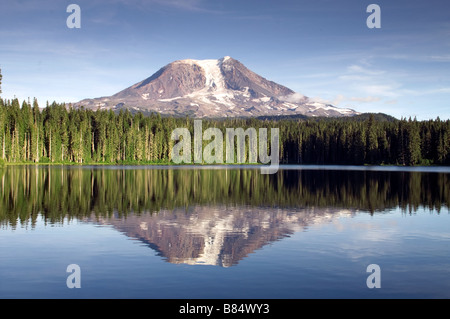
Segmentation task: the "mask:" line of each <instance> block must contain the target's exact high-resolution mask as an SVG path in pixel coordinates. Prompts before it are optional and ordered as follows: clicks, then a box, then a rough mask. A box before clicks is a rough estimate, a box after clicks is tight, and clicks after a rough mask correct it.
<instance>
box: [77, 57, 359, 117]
mask: <svg viewBox="0 0 450 319" xmlns="http://www.w3.org/2000/svg"><path fill="white" fill-rule="evenodd" d="M75 105H76V106H81V105H83V106H84V107H86V108H94V109H98V108H100V109H113V110H120V109H122V108H128V109H131V110H135V111H142V112H158V113H162V114H171V115H182V116H185V115H190V116H194V117H236V116H241V117H242V116H243V117H253V116H277V115H295V114H302V115H307V116H351V115H355V114H358V113H357V112H355V111H353V110H350V109H339V108H337V107H334V106H332V105H327V104H323V103H319V102H315V101H312V100H310V99H309V98H308V97H306V96H303V95H302V94H299V93H296V92H294V91H292V90H291V89H289V88H287V87H285V86H282V85H280V84H277V83H275V82H272V81H269V80H267V79H265V78H263V77H262V76H260V75H258V74H256V73H255V72H253V71H251V70H249V69H248V68H247V67H245V66H244V65H243V64H242V63H241V62H239V61H238V60H235V59H233V58H232V57H230V56H224V57H223V58H220V59H205V60H195V59H184V60H177V61H174V62H172V63H169V64H167V65H166V66H164V67H162V68H161V69H159V70H158V71H157V72H156V73H154V74H153V75H152V76H150V77H149V78H147V79H145V80H143V81H141V82H138V83H136V84H134V85H132V86H130V87H129V88H126V89H124V90H122V91H120V92H118V93H116V94H114V95H112V96H110V97H102V98H96V99H89V100H83V101H80V102H78V103H76V104H75Z"/></svg>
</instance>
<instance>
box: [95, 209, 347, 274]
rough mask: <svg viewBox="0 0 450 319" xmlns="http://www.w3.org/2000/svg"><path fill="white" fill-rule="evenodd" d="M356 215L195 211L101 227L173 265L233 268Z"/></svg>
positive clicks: (163, 212)
mask: <svg viewBox="0 0 450 319" xmlns="http://www.w3.org/2000/svg"><path fill="white" fill-rule="evenodd" d="M351 215H353V214H352V213H351V212H350V211H348V210H333V209H314V208H308V209H302V210H293V209H289V210H288V209H277V208H265V207H260V208H258V207H245V206H238V207H229V206H211V207H209V206H195V207H190V208H189V209H187V210H184V209H175V210H173V211H172V210H170V211H169V210H161V211H159V212H158V214H153V215H152V214H143V215H139V216H136V215H133V214H131V215H129V216H127V217H126V218H108V219H103V218H101V219H100V220H98V221H97V222H99V223H101V224H107V225H112V226H114V228H116V229H117V230H119V231H121V232H123V233H124V234H125V235H126V236H128V237H130V238H136V239H138V240H140V241H142V242H143V243H145V244H147V245H148V246H149V247H151V248H152V249H155V250H156V251H158V253H159V255H160V256H162V257H164V258H165V259H166V260H167V261H168V262H170V263H175V264H180V263H184V264H191V265H198V264H203V265H217V266H222V267H230V266H232V265H236V264H238V262H239V261H240V260H242V259H243V258H245V257H246V256H247V255H248V254H250V253H252V252H254V251H255V250H257V249H260V248H262V247H263V246H264V245H267V244H270V243H271V242H274V241H276V240H279V239H281V238H284V237H287V236H290V235H291V234H293V233H294V232H298V231H302V230H303V229H305V228H307V227H308V226H309V225H313V224H317V223H324V222H327V221H330V220H332V219H333V218H337V217H341V216H351Z"/></svg>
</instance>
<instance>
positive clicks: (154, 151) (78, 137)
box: [0, 99, 450, 166]
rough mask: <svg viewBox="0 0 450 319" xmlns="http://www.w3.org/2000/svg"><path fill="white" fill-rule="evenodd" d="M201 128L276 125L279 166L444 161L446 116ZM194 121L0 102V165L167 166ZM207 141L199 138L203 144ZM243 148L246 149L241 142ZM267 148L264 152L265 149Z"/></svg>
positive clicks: (222, 124)
mask: <svg viewBox="0 0 450 319" xmlns="http://www.w3.org/2000/svg"><path fill="white" fill-rule="evenodd" d="M202 122H203V123H202V124H203V130H206V129H207V128H209V127H217V128H219V129H221V130H222V131H223V133H224V134H225V130H226V128H243V129H244V130H245V129H247V128H255V129H256V131H257V132H258V129H259V128H268V129H269V128H279V135H280V140H279V151H280V154H279V159H280V163H281V164H337V165H340V164H347V165H408V166H412V165H450V120H445V121H444V120H440V119H439V118H436V119H434V120H427V121H418V120H416V119H411V118H409V119H406V118H404V119H400V120H398V119H393V118H392V119H391V118H387V117H380V116H376V115H373V114H372V115H365V116H356V117H354V118H297V119H289V118H284V119H254V118H252V119H249V118H233V119H202ZM181 127H186V128H188V129H189V131H190V132H191V133H192V132H193V130H194V119H191V118H188V117H164V116H160V115H158V114H151V115H148V116H144V115H143V114H142V113H135V114H133V113H131V112H130V111H127V110H121V111H120V113H114V112H113V111H106V110H97V111H93V110H88V109H84V108H72V107H70V106H68V105H67V104H64V103H56V102H54V103H52V104H49V103H47V105H46V107H45V108H40V107H39V105H38V102H37V100H36V99H34V100H33V102H30V101H28V102H27V101H23V102H22V103H20V102H19V100H18V99H12V100H2V99H0V164H2V165H4V164H9V163H64V164H69V163H76V164H96V163H98V164H109V163H110V164H126V163H129V164H132V163H137V164H139V163H142V164H150V163H171V150H172V148H173V146H174V144H176V143H177V141H174V140H172V139H171V134H172V131H173V130H174V129H176V128H181ZM210 142H211V141H207V140H204V141H203V143H204V145H208V144H209V143H210ZM247 149H248V146H247ZM269 152H270V149H269Z"/></svg>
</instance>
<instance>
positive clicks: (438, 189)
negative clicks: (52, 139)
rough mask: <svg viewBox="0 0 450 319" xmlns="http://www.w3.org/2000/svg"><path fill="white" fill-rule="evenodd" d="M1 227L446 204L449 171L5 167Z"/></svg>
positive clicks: (0, 196) (405, 208)
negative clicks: (257, 210) (202, 210)
mask: <svg viewBox="0 0 450 319" xmlns="http://www.w3.org/2000/svg"><path fill="white" fill-rule="evenodd" d="M0 180H1V181H2V187H3V188H2V192H0V227H1V226H2V225H11V226H12V227H15V226H16V225H17V224H28V223H29V222H31V223H32V224H34V223H35V222H36V219H37V218H39V216H42V218H43V219H45V221H46V222H50V223H58V222H62V221H64V220H65V219H67V220H70V219H76V218H79V219H81V218H92V219H95V218H98V217H100V216H102V217H111V216H113V215H116V216H117V215H118V216H126V215H128V214H131V213H133V214H141V213H146V212H150V213H154V212H160V211H161V210H164V209H169V210H174V209H176V208H187V207H190V208H191V209H192V208H194V209H195V207H198V206H210V205H213V206H220V205H226V206H229V205H230V206H242V205H245V207H248V205H250V206H253V207H277V208H295V209H303V208H307V207H312V208H314V209H318V208H319V210H320V208H330V207H333V208H335V209H338V208H345V209H350V210H354V209H356V210H364V211H368V212H371V213H373V212H375V211H389V210H391V209H394V208H396V207H400V209H401V210H402V211H404V212H408V211H409V212H412V211H417V210H418V209H419V208H420V207H426V208H428V209H430V210H436V211H438V212H439V211H444V210H445V211H447V210H448V208H449V205H450V175H449V174H436V173H421V172H402V171H393V172H388V171H385V172H377V171H370V170H368V171H351V170H348V171H346V170H282V169H281V170H280V171H279V172H278V173H277V174H273V175H263V174H261V173H260V170H259V169H256V168H255V169H236V170H235V169H230V170H229V169H224V170H217V169H181V168H180V169H147V168H140V167H136V168H135V169H127V168H125V167H123V168H117V169H102V168H98V167H73V168H70V169H68V168H59V167H49V166H42V167H40V168H38V169H36V168H35V167H31V166H30V167H27V166H16V167H10V168H8V169H1V168H0Z"/></svg>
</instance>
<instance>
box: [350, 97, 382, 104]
mask: <svg viewBox="0 0 450 319" xmlns="http://www.w3.org/2000/svg"><path fill="white" fill-rule="evenodd" d="M380 100H381V98H380V97H378V96H366V97H351V98H350V101H354V102H360V103H371V102H378V101H380Z"/></svg>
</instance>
